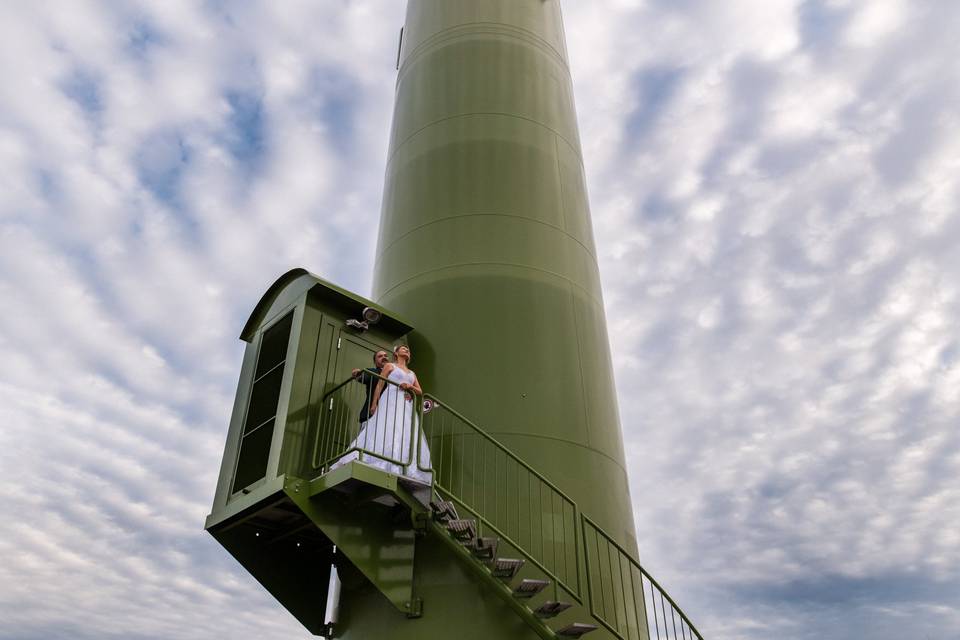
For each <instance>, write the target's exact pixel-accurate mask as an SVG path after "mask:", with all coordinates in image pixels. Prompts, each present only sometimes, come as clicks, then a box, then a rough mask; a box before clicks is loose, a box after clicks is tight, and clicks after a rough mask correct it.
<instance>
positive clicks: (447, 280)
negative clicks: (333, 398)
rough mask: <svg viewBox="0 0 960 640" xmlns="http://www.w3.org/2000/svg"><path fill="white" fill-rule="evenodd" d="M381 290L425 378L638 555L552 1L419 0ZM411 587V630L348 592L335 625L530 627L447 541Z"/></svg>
mask: <svg viewBox="0 0 960 640" xmlns="http://www.w3.org/2000/svg"><path fill="white" fill-rule="evenodd" d="M374 298H375V299H376V300H377V301H378V302H379V303H380V304H381V305H383V306H384V307H387V308H390V309H392V310H394V311H396V312H397V313H399V314H401V315H402V316H403V317H406V318H409V319H410V322H411V323H412V324H413V325H414V326H415V327H416V331H414V332H413V333H412V334H411V335H410V336H409V341H410V344H411V346H412V348H413V353H414V358H413V362H412V363H411V366H412V367H413V368H414V369H415V370H416V371H417V372H418V375H419V376H420V379H421V382H422V384H423V386H424V388H425V389H427V390H428V391H430V392H432V393H435V394H436V395H437V396H439V397H441V398H444V399H445V400H447V401H449V402H450V403H452V405H453V406H456V407H457V408H458V410H459V411H461V412H462V414H463V415H465V416H469V418H470V419H471V420H472V421H474V422H475V423H477V424H480V425H484V428H485V429H486V431H488V432H489V433H490V435H492V436H493V437H494V438H496V440H497V441H499V442H501V443H503V445H504V446H505V447H508V448H509V449H510V450H511V451H512V452H514V453H515V454H516V455H517V456H519V458H521V459H523V460H525V461H527V462H528V463H530V465H531V466H532V467H533V468H534V469H535V470H536V471H537V472H538V473H540V474H542V476H543V477H544V478H546V479H547V480H549V481H550V482H551V483H552V484H553V485H555V486H556V487H558V488H559V489H560V490H561V491H562V492H563V494H565V495H567V496H570V498H571V499H572V500H573V501H575V502H576V504H577V505H578V506H579V509H581V510H582V513H583V514H584V515H586V516H588V517H589V518H590V519H591V521H593V522H596V523H597V524H598V525H599V526H600V527H602V528H603V530H605V531H606V532H607V534H608V535H609V537H610V540H611V542H613V543H616V544H617V545H619V546H620V547H621V548H623V549H625V550H626V551H627V552H628V553H630V554H631V555H633V556H634V557H635V556H636V542H635V538H634V523H633V516H632V509H631V504H630V497H629V491H628V481H627V475H626V470H625V461H624V453H623V445H622V436H621V431H620V424H619V416H618V410H617V402H616V395H615V388H614V383H613V376H612V366H611V360H610V349H609V342H608V338H607V332H606V320H605V315H604V308H603V299H602V294H601V288H600V279H599V273H598V267H597V259H596V249H595V247H594V241H593V233H592V225H591V220H590V213H589V205H588V202H587V193H586V186H585V180H584V173H583V161H582V153H581V150H580V142H579V134H578V131H577V122H576V114H575V109H574V100H573V91H572V85H571V78H570V71H569V66H568V62H567V55H566V46H565V41H564V33H563V22H562V16H561V10H560V4H559V1H558V0H410V1H409V4H408V8H407V17H406V23H405V25H404V31H403V42H402V48H401V51H400V69H399V75H398V79H397V94H396V106H395V112H394V122H393V129H392V133H391V141H390V151H389V156H388V165H387V171H386V183H385V187H384V200H383V212H382V218H381V224H380V235H379V239H378V248H377V261H376V266H375V277H374ZM451 442H452V441H451ZM463 455H465V453H464V451H460V452H458V453H455V454H454V457H455V458H457V456H459V458H457V459H458V461H459V462H463V461H464V458H463ZM461 468H463V467H461ZM484 485H485V486H486V490H487V491H489V492H491V495H492V494H493V493H494V492H495V491H496V488H495V487H496V484H495V483H493V484H491V483H484ZM528 502H529V498H528ZM516 506H517V505H511V507H516ZM571 515H572V514H571ZM564 535H567V534H564ZM569 535H573V532H571V533H570V534H569ZM579 535H582V532H580V533H579ZM428 540H429V539H428ZM428 540H426V541H424V542H422V543H421V545H422V546H424V547H427V546H429V545H430V544H431V543H430V542H429V541H428ZM438 555H439V556H440V557H438ZM421 558H422V559H423V560H422V562H421V561H420V559H421ZM584 560H585V559H583V558H582V559H580V561H581V562H582V561H584ZM564 577H565V578H566V575H565V576H564ZM587 578H588V576H586V575H584V576H579V577H578V580H579V581H580V582H585V581H586V579H587ZM567 579H568V580H571V581H572V580H573V577H570V578H567ZM416 582H417V591H418V593H419V594H420V595H421V596H422V597H423V601H424V616H423V617H422V618H420V619H418V620H416V621H415V623H414V624H411V625H396V626H391V625H390V624H389V620H390V619H392V618H391V616H393V613H392V612H391V611H390V608H389V606H388V603H386V602H384V601H382V599H376V598H361V597H357V595H356V594H353V593H349V592H346V593H345V594H344V596H343V599H342V601H341V607H342V610H343V611H344V616H345V622H349V624H346V623H345V624H344V625H343V635H342V637H344V638H351V639H352V638H357V639H359V638H386V637H389V638H398V639H400V638H402V639H407V638H409V639H414V638H417V639H421V638H444V637H450V636H458V637H460V638H464V639H472V638H491V637H493V638H533V637H536V634H535V632H534V631H533V630H532V629H531V627H530V626H529V625H523V624H520V625H518V624H517V623H518V617H517V616H516V615H510V613H511V611H510V607H507V606H506V605H505V604H504V603H503V602H500V601H497V600H496V599H495V600H490V593H489V591H490V590H489V589H485V588H483V584H478V582H477V580H476V579H475V578H472V577H471V576H470V574H469V572H468V571H465V570H464V569H463V568H462V567H458V566H457V564H456V563H454V564H452V565H451V564H450V563H449V562H447V561H445V560H443V559H442V552H441V550H435V551H430V552H428V553H424V554H421V553H420V552H419V549H418V566H417V570H416ZM387 630H389V631H387ZM605 633H606V631H605V630H600V631H598V632H595V633H593V634H591V636H590V637H594V638H600V637H601V636H604V634H605ZM604 637H605V636H604Z"/></svg>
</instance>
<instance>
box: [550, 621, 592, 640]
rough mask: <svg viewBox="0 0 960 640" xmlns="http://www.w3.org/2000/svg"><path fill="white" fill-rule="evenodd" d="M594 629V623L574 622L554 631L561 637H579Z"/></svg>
mask: <svg viewBox="0 0 960 640" xmlns="http://www.w3.org/2000/svg"><path fill="white" fill-rule="evenodd" d="M596 630H597V626H596V625H592V624H583V623H582V622H574V623H572V624H568V625H567V626H565V627H564V628H563V629H558V630H557V632H556V633H557V635H558V636H560V637H561V638H579V637H580V636H582V635H583V634H585V633H590V632H591V631H596Z"/></svg>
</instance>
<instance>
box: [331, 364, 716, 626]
mask: <svg viewBox="0 0 960 640" xmlns="http://www.w3.org/2000/svg"><path fill="white" fill-rule="evenodd" d="M365 373H366V374H367V375H370V376H373V377H375V378H378V379H380V380H383V381H384V382H385V383H386V384H392V385H394V386H397V387H399V385H398V384H397V383H395V382H393V381H391V380H388V379H386V378H384V377H383V376H381V375H378V374H375V373H372V372H369V371H366V372H365ZM354 380H356V378H354V377H352V376H351V377H350V378H347V379H346V380H344V381H343V382H341V383H339V384H337V385H336V386H334V387H333V388H332V389H330V390H329V391H328V392H327V393H325V394H324V396H323V399H322V401H321V404H322V408H324V414H325V419H324V418H321V419H320V421H319V423H318V428H317V436H316V439H315V441H314V453H313V465H314V468H315V469H320V468H322V467H329V465H331V464H332V463H333V462H335V461H336V460H338V459H341V458H343V457H344V456H346V455H348V454H350V453H351V452H354V451H356V452H357V455H358V458H359V459H360V460H361V461H362V460H363V457H364V456H370V457H372V458H377V459H380V460H384V461H386V462H389V463H393V464H398V465H401V466H403V467H409V466H410V465H412V464H414V463H415V464H416V466H417V469H418V470H419V471H422V472H429V473H431V474H432V478H433V489H434V491H435V492H436V493H437V495H439V496H441V497H443V498H446V499H450V500H453V501H454V502H455V503H457V505H458V506H460V507H462V508H463V509H464V510H465V511H467V512H469V513H470V514H471V515H472V516H473V517H474V518H476V520H477V523H478V525H479V528H478V533H479V535H483V534H484V533H487V532H490V533H493V534H495V535H496V536H497V537H498V538H500V540H501V542H504V543H506V544H507V545H509V546H510V547H512V548H513V549H514V550H516V552H517V553H519V554H521V555H522V556H523V557H524V558H525V560H527V561H528V562H529V563H530V564H531V565H533V566H535V567H536V568H537V569H538V570H539V571H541V572H543V574H544V575H545V576H546V577H549V578H551V580H552V582H553V585H554V598H555V599H557V589H563V590H564V592H566V593H567V594H568V595H569V596H570V597H571V598H573V599H574V600H576V601H577V602H578V603H579V604H585V605H586V606H587V607H588V608H589V610H590V615H591V616H592V617H593V618H594V619H595V620H597V621H598V622H599V623H600V624H601V625H603V627H604V628H606V629H607V630H608V631H609V632H610V633H611V634H613V635H614V636H615V637H617V638H618V639H619V640H634V639H636V640H653V639H654V638H656V639H657V640H703V636H702V635H701V634H700V632H699V631H698V630H697V628H696V627H695V626H694V625H693V623H692V622H691V621H690V619H689V618H688V617H687V615H686V614H685V613H684V612H683V610H682V609H680V607H679V606H678V605H677V603H676V602H675V601H674V600H673V598H671V597H670V595H669V594H668V593H667V592H666V591H665V590H664V589H663V587H661V586H660V584H659V583H658V582H657V581H656V580H655V579H654V578H653V576H651V575H650V574H649V573H648V572H647V571H646V569H644V568H643V566H642V565H641V564H640V563H639V562H638V561H637V560H636V559H635V558H634V557H633V556H632V555H631V554H630V553H629V552H628V551H627V550H626V549H624V548H623V546H621V545H620V544H619V543H618V542H617V541H616V540H614V539H613V538H612V537H610V536H609V535H608V534H607V533H606V532H605V531H604V530H603V529H601V528H600V526H599V525H598V524H597V523H596V522H594V521H593V520H591V519H590V518H589V517H587V516H586V515H585V514H583V513H582V512H581V511H580V510H579V508H578V507H577V504H576V502H575V501H574V500H573V499H572V498H571V497H569V496H568V495H567V494H566V493H564V492H563V491H562V490H561V489H560V488H559V487H557V486H556V485H554V484H553V483H552V482H550V481H549V480H548V479H547V478H546V477H544V476H543V474H541V473H540V472H538V471H537V470H536V469H534V468H533V467H532V466H531V465H530V464H529V463H527V462H526V461H524V460H523V459H522V458H520V457H519V456H517V455H516V454H514V453H513V452H512V451H511V450H510V449H508V448H507V447H506V446H505V445H504V444H502V443H501V442H500V441H498V440H497V439H496V438H494V437H493V436H491V435H490V434H488V433H487V432H486V431H484V430H483V429H481V428H480V427H479V426H477V425H476V424H474V423H473V422H472V421H470V420H469V419H468V418H466V417H465V416H463V415H462V414H460V413H459V412H457V411H456V410H455V409H453V408H452V407H450V406H449V405H447V404H446V403H443V402H441V401H440V400H439V399H437V398H436V397H435V396H433V395H431V394H428V393H424V394H423V401H422V402H414V403H413V408H412V409H413V412H414V413H413V415H412V418H413V419H414V420H415V422H414V423H413V424H415V425H417V426H416V427H415V428H411V429H410V434H409V438H407V441H406V443H405V447H404V449H403V452H405V455H403V456H402V457H391V456H389V455H387V454H386V453H385V449H383V447H381V448H380V450H378V449H377V445H376V442H374V446H373V447H367V446H360V445H359V443H358V442H357V438H356V437H355V438H354V440H353V441H351V444H352V445H353V446H347V444H346V441H345V439H346V437H347V435H346V434H348V433H352V429H348V428H346V427H347V421H346V420H345V419H344V416H348V419H349V420H352V421H354V423H355V424H357V425H359V424H360V423H359V421H357V420H356V416H357V411H358V407H359V406H362V405H358V403H357V402H356V397H348V396H349V395H350V392H351V391H352V390H353V388H352V387H350V386H348V385H349V384H350V382H352V381H354ZM358 386H359V385H358ZM352 395H353V396H356V395H357V394H352ZM361 399H362V400H363V401H367V400H366V399H365V398H363V397H362V395H361ZM425 406H426V407H428V408H425ZM334 409H336V411H334ZM394 426H395V425H394ZM418 433H423V434H424V437H417V434H418ZM414 439H416V445H414ZM425 441H426V442H427V447H426V450H424V447H423V446H422V445H423V443H424V442H425ZM364 444H368V443H364ZM337 445H339V448H338V446H337ZM321 448H323V451H326V452H327V453H328V455H327V456H325V457H324V459H323V460H320V459H319V458H320V454H321ZM403 452H401V453H403ZM391 453H392V451H391ZM478 456H479V461H478V460H477V458H478ZM512 479H515V480H516V482H515V483H513V485H511V480H512ZM524 480H525V481H526V488H525V489H524V488H523V484H524V482H523V481H524ZM491 483H492V485H493V491H492V492H491V491H490V485H491ZM501 485H502V486H501ZM534 488H536V492H535V491H534ZM501 490H502V491H501ZM501 493H502V494H503V496H504V498H505V499H504V500H501ZM544 495H546V496H547V498H546V499H545V498H544ZM557 503H559V504H560V510H559V512H558V511H557V510H556V509H555V506H556V504H557ZM547 504H548V505H549V509H547V508H545V505H547ZM524 506H526V507H527V509H526V510H524ZM568 511H569V515H570V518H569V519H568V518H567V513H568ZM524 514H526V522H524ZM535 514H536V515H535ZM545 516H546V517H545ZM558 516H559V518H558ZM548 521H549V523H548ZM558 522H559V525H558ZM568 525H569V527H568ZM545 526H547V527H548V528H547V533H548V534H549V535H545V530H544V527H545ZM558 526H559V530H558ZM568 529H569V534H570V535H569V536H568ZM537 533H539V537H538V536H537ZM558 533H559V534H560V535H559V536H558V535H557V534H558ZM581 572H583V574H584V576H585V579H586V591H585V592H583V590H582V588H581V587H582V581H581ZM651 613H652V615H650V614H651Z"/></svg>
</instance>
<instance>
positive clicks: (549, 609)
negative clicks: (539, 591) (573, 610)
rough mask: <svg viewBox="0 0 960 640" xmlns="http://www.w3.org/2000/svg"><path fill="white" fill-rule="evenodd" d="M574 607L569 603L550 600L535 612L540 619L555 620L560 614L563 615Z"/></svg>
mask: <svg viewBox="0 0 960 640" xmlns="http://www.w3.org/2000/svg"><path fill="white" fill-rule="evenodd" d="M572 606H573V605H572V604H571V603H569V602H557V601H556V600H548V601H546V602H544V603H543V604H542V605H540V606H539V607H537V608H536V610H535V611H534V612H533V613H534V615H535V616H537V617H538V618H554V617H556V616H558V615H559V614H561V613H563V612H564V611H566V610H567V609H569V608H570V607H572Z"/></svg>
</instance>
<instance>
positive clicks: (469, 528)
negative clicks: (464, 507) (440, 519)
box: [446, 520, 477, 543]
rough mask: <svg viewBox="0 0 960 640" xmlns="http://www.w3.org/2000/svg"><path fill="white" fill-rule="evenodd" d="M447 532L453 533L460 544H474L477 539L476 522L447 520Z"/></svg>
mask: <svg viewBox="0 0 960 640" xmlns="http://www.w3.org/2000/svg"><path fill="white" fill-rule="evenodd" d="M446 526H447V531H449V532H450V533H452V534H453V535H454V537H455V538H456V539H457V540H459V541H460V542H471V543H472V542H473V539H474V538H476V537H477V521H476V520H447V522H446Z"/></svg>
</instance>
